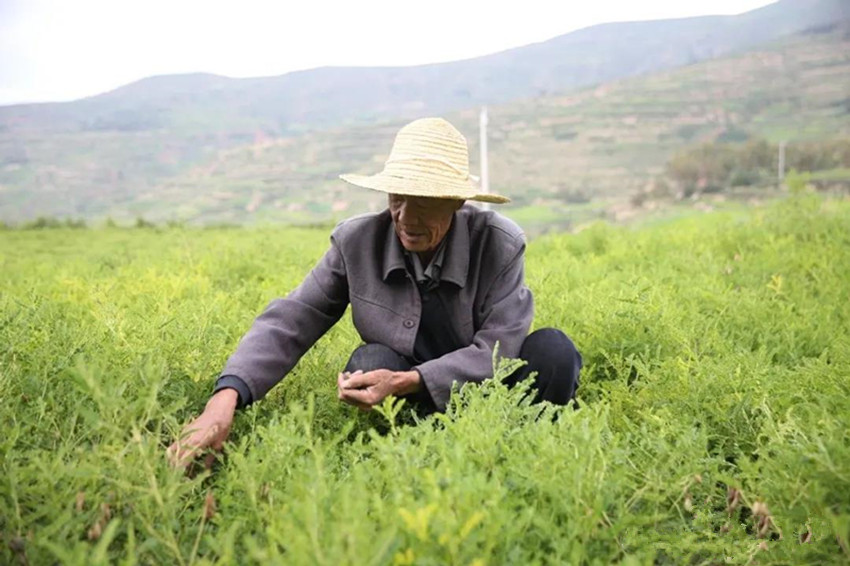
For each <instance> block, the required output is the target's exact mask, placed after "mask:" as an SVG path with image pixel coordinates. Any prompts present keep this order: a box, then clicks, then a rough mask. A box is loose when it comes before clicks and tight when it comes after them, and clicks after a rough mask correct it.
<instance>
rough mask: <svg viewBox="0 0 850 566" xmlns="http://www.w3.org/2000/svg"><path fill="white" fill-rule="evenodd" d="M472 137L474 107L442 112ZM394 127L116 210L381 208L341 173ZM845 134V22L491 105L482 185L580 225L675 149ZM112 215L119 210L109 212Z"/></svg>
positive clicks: (220, 170) (527, 214) (310, 137)
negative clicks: (487, 168) (487, 176)
mask: <svg viewBox="0 0 850 566" xmlns="http://www.w3.org/2000/svg"><path fill="white" fill-rule="evenodd" d="M448 117H449V118H450V119H451V120H452V121H453V122H455V123H456V124H458V126H459V127H460V128H461V130H462V131H463V132H465V133H466V135H467V138H468V139H469V141H470V145H471V149H472V159H473V171H475V170H476V169H477V135H476V133H477V124H478V112H477V110H471V111H467V112H461V113H457V114H453V115H449V116H448ZM399 124H400V123H396V122H391V123H385V124H383V125H380V126H362V127H351V128H346V129H342V130H336V131H330V132H314V133H310V134H305V135H303V136H300V137H298V138H295V139H284V140H263V141H260V142H258V143H255V144H251V145H248V146H243V147H238V148H235V149H232V150H227V151H222V152H219V153H218V154H217V155H216V156H215V157H214V158H211V159H208V160H206V161H205V162H204V163H203V164H202V165H199V166H197V167H193V168H192V169H190V170H189V171H188V172H186V173H183V174H181V175H178V176H175V177H173V178H170V179H168V180H166V181H164V182H161V183H159V184H158V185H157V186H155V187H154V188H153V189H151V190H150V191H148V192H145V193H143V194H141V195H138V197H137V198H136V200H135V201H134V202H133V203H132V205H131V206H130V207H128V208H127V209H126V210H129V211H132V212H133V213H136V214H143V215H144V216H145V217H149V218H159V219H167V218H186V219H191V220H194V221H223V222H245V221H247V222H253V221H266V220H283V221H288V222H316V221H326V220H328V219H330V218H332V217H339V216H343V215H346V214H350V213H353V212H357V211H360V210H364V209H368V208H370V207H371V208H375V207H377V206H381V205H382V197H381V196H380V195H375V194H373V193H372V192H370V191H367V190H362V191H358V190H355V189H352V188H350V187H349V186H347V185H346V184H344V183H342V182H340V181H339V180H338V179H337V175H338V173H340V172H346V171H359V172H369V171H376V170H379V169H380V168H381V166H382V164H383V161H384V159H386V154H387V153H388V152H389V148H390V145H391V143H392V139H393V136H394V134H395V131H396V130H397V128H398V126H399ZM848 135H850V34H848V31H847V28H835V29H830V30H821V32H819V33H809V34H805V35H799V36H795V37H793V38H790V39H788V40H785V41H782V42H779V43H775V44H771V45H767V46H764V47H762V48H759V49H756V50H752V51H749V52H747V53H745V54H742V55H738V56H734V57H728V58H723V59H717V60H713V61H707V62H703V63H698V64H695V65H691V66H688V67H685V68H682V69H678V70H674V71H668V72H664V73H658V74H654V75H649V76H646V77H638V78H634V79H628V80H624V81H619V82H616V83H609V84H606V85H603V86H600V87H596V88H592V89H587V90H584V91H580V92H576V93H572V94H567V95H562V96H550V97H538V98H534V99H529V100H527V101H520V102H516V103H511V104H506V105H502V106H497V107H491V108H490V151H491V160H490V163H491V182H492V185H493V188H494V190H496V191H499V192H502V193H504V194H507V195H509V196H511V197H512V198H513V199H514V202H513V203H512V204H511V205H509V206H508V207H506V210H507V211H509V213H510V214H512V215H513V216H514V217H516V218H518V219H519V220H520V221H523V222H524V221H527V222H529V223H536V222H539V221H542V222H569V221H570V220H571V219H572V220H573V221H581V220H584V219H587V218H588V217H592V216H593V215H595V214H597V213H598V212H599V210H600V208H601V207H604V206H605V205H606V204H607V203H610V202H616V201H618V200H621V199H623V198H625V197H628V196H629V195H631V194H633V193H634V192H636V191H639V190H641V189H643V188H644V187H645V186H646V185H647V183H649V182H651V180H652V179H653V177H654V176H655V175H657V174H659V173H660V172H661V171H662V169H663V166H664V164H665V162H666V160H667V159H668V158H669V156H670V155H671V154H672V153H673V152H674V151H676V150H677V149H679V148H682V147H686V146H689V145H691V144H696V143H699V142H702V141H714V140H724V139H731V140H743V139H746V138H748V137H764V138H767V139H768V140H773V141H779V140H786V141H788V142H789V146H788V151H789V152H792V151H793V149H794V145H793V142H794V141H799V140H807V139H821V138H831V137H841V136H845V137H846V136H848ZM114 210H116V211H117V210H120V209H119V208H117V207H116V209H114Z"/></svg>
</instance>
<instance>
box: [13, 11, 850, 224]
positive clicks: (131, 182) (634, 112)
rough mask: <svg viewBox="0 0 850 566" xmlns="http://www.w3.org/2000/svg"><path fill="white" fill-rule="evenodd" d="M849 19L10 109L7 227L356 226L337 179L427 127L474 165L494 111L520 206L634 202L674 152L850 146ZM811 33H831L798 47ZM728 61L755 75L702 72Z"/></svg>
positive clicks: (735, 69)
mask: <svg viewBox="0 0 850 566" xmlns="http://www.w3.org/2000/svg"><path fill="white" fill-rule="evenodd" d="M848 4H850V3H848V2H846V0H784V1H781V2H778V3H776V4H772V5H770V6H767V7H764V8H761V9H759V10H755V11H752V12H748V13H746V14H743V15H740V16H723V17H705V18H690V19H682V20H665V21H658V22H640V23H624V24H606V25H602V26H595V27H593V28H588V29H585V30H580V31H577V32H574V33H571V34H568V35H566V36H562V37H560V38H556V39H553V40H550V41H548V42H544V43H541V44H537V45H532V46H528V47H524V48H519V49H514V50H510V51H506V52H503V53H499V54H494V55H491V56H487V57H482V58H477V59H470V60H467V61H459V62H455V63H447V64H442V65H427V66H421V67H410V68H394V69H389V68H382V69H377V68H376V69H358V68H352V69H331V68H325V69H316V70H313V71H304V72H301V73H292V74H289V75H284V76H282V77H272V78H260V79H238V80H237V79H228V78H224V77H217V76H214V75H202V74H198V75H181V76H172V77H154V78H150V79H145V80H143V81H139V82H137V83H134V84H131V85H128V86H126V87H123V88H120V89H117V90H115V91H112V92H109V93H106V94H103V95H100V96H96V97H92V98H88V99H84V100H80V101H76V102H69V103H56V104H36V105H20V106H9V107H0V220H3V221H7V222H20V221H24V220H27V219H31V218H34V217H36V216H39V215H51V216H70V217H75V218H76V217H84V218H89V219H94V218H103V217H105V216H108V215H111V216H113V217H117V218H132V217H133V216H135V215H139V214H141V215H145V216H146V217H150V218H160V219H163V218H185V219H190V220H193V221H198V222H207V221H228V222H232V221H238V222H242V221H255V220H274V221H281V220H282V221H314V220H321V219H327V218H329V217H331V216H333V215H337V216H339V215H344V214H348V213H350V212H352V211H356V210H359V209H362V207H363V206H373V204H369V203H367V202H366V200H368V199H367V198H366V197H363V199H361V197H355V198H354V200H353V201H352V197H351V196H350V193H345V192H344V189H345V187H344V186H343V185H341V184H340V183H339V181H337V180H336V175H337V174H338V173H339V172H341V171H345V170H349V169H362V170H367V169H375V168H379V167H380V163H381V162H382V159H383V155H382V154H381V153H380V152H384V151H387V150H388V149H389V143H391V141H392V133H393V132H394V130H395V129H396V128H397V127H398V125H399V124H400V123H403V122H404V121H405V120H407V119H409V118H412V117H419V116H423V115H428V114H437V113H439V114H444V115H448V116H449V117H450V118H451V119H452V120H453V121H456V122H457V123H458V124H459V126H460V127H461V128H462V129H463V131H465V132H466V133H467V134H468V135H469V137H470V141H471V142H472V143H473V149H475V148H474V145H475V135H474V133H475V131H476V122H477V110H476V109H477V107H478V105H479V103H482V102H487V103H488V104H491V105H495V106H494V107H493V108H492V113H491V125H492V128H491V134H492V136H491V139H492V143H491V151H492V153H493V159H492V162H491V164H492V179H493V180H494V182H495V183H497V184H499V186H500V187H501V188H502V190H505V191H506V192H508V193H509V194H511V195H512V196H513V197H515V200H516V202H517V204H518V205H520V206H544V205H541V204H540V203H551V202H552V201H553V199H554V200H557V199H561V201H565V200H576V199H578V200H583V199H585V198H590V199H592V200H596V199H607V198H612V197H616V196H618V195H619V196H622V195H623V194H627V193H628V192H629V191H632V190H634V189H635V188H636V187H639V186H641V184H644V183H646V181H647V175H650V174H651V173H652V172H653V171H657V170H659V169H660V168H661V166H663V163H664V160H665V159H666V157H667V156H668V155H669V154H670V153H671V151H673V150H675V149H677V148H678V147H680V146H681V145H682V144H683V143H690V142H693V141H698V140H701V139H710V138H711V136H712V135H719V134H718V132H721V133H722V132H725V131H727V130H730V131H733V130H734V131H737V130H741V131H743V132H744V134H743V135H748V134H747V132H751V133H761V134H766V135H774V134H777V132H779V131H780V130H781V129H782V128H785V129H786V130H790V131H791V137H789V138H788V139H793V138H794V136H800V135H802V136H810V137H811V136H818V135H826V136H829V135H836V133H840V132H846V123H847V122H846V115H845V114H842V113H841V112H844V110H842V109H844V108H845V107H847V106H850V103H848V102H842V100H845V99H850V94H848V93H850V89H848V84H847V77H848V72H849V71H848V62H847V61H848V59H847V58H848V55H847V53H850V44H848V41H847V37H846V36H847V35H848V34H847V33H846V31H844V29H845V28H844V27H842V25H837V24H836V22H842V21H847V20H848V19H850V13H848ZM799 29H806V30H813V31H814V32H819V33H809V34H808V35H803V36H793V37H791V36H788V34H789V33H791V32H793V31H795V30H799ZM783 37H784V38H786V39H785V40H782V41H778V42H777V40H778V39H779V38H783ZM763 40H769V43H768V45H767V46H766V47H764V48H759V49H756V50H755V51H747V49H746V46H748V45H752V44H754V43H756V42H758V41H763ZM720 53H727V54H731V53H738V54H740V55H738V56H733V57H726V58H723V59H712V60H710V61H705V62H704V63H699V64H697V65H694V64H693V62H694V61H700V60H706V59H707V58H710V57H713V56H716V55H717V54H720ZM682 65H689V66H686V67H685V68H683V69H681V71H679V70H675V71H665V72H662V73H660V74H658V72H657V71H658V70H659V69H662V70H663V69H673V68H676V67H677V66H682ZM650 71H655V74H651V75H645V78H643V77H641V78H636V79H630V80H626V81H625V82H623V79H624V78H625V77H627V76H635V75H639V74H641V73H644V74H645V73H649V72H650ZM830 73H832V74H830ZM612 79H618V81H617V80H615V81H614V82H613V83H612V82H608V81H610V80H612ZM803 79H805V80H803ZM659 81H660V82H659ZM581 85H585V87H586V86H587V85H599V86H598V87H595V88H591V89H587V88H585V89H584V90H580V91H576V90H574V89H575V87H577V86H581ZM570 89H573V90H570ZM842 89H843V90H842ZM824 93H826V94H824ZM508 101H513V102H508ZM842 104H843V105H842ZM462 109H468V110H462ZM804 124H809V126H807V127H808V128H809V129H808V130H805V128H804ZM771 128H772V129H771ZM800 128H804V129H800ZM806 132H808V133H806ZM738 135H740V133H739V134H738ZM783 135H785V134H783ZM358 200H362V202H358ZM545 206H549V204H546V205H545ZM246 212H247V214H246Z"/></svg>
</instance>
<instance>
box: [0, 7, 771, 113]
mask: <svg viewBox="0 0 850 566" xmlns="http://www.w3.org/2000/svg"><path fill="white" fill-rule="evenodd" d="M770 3H771V0H640V1H635V0H624V1H621V0H579V1H576V0H572V1H571V0H545V1H544V0H521V1H513V2H497V1H494V0H474V1H464V0H428V1H423V0H418V1H404V0H392V1H390V0H386V1H385V0H376V1H371V0H360V1H358V0H348V1H338V2H332V1H330V0H298V1H297V2H296V1H289V0H276V1H266V2H261V1H258V0H237V1H232V0H231V1H226V2H225V1H218V0H146V1H144V2H130V1H124V0H64V1H63V0H0V104H12V103H18V102H35V101H48V100H71V99H75V98H80V97H84V96H90V95H93V94H97V93H100V92H104V91H106V90H110V89H113V88H115V87H118V86H121V85H123V84H126V83H129V82H132V81H135V80H138V79H141V78H144V77H147V76H151V75H161V74H171V73H187V72H199V71H203V72H209V73H217V74H221V75H227V76H231V77H249V76H264V75H279V74H283V73H286V72H289V71H295V70H299V69H309V68H313V67H319V66H324V65H416V64H422V63H434V62H441V61H450V60H455V59H464V58H468V57H475V56H478V55H484V54H487V53H493V52H495V51H501V50H503V49H508V48H511V47H518V46H521V45H527V44H529V43H535V42H538V41H544V40H546V39H550V38H552V37H555V36H557V35H561V34H564V33H568V32H570V31H573V30H576V29H579V28H583V27H586V26H590V25H593V24H597V23H603V22H611V21H626V20H652V19H660V18H676V17H687V16H698V15H706V14H738V13H741V12H746V11H748V10H752V9H754V8H758V7H760V6H764V5H766V4H770Z"/></svg>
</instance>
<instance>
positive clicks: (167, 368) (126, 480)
mask: <svg viewBox="0 0 850 566" xmlns="http://www.w3.org/2000/svg"><path fill="white" fill-rule="evenodd" d="M326 245H327V231H326V230H307V229H292V228H289V229H282V228H275V229H206V230H199V229H188V228H171V229H152V228H142V229H98V230H89V229H84V230H65V229H57V230H50V231H36V230H22V231H3V232H0V268H2V270H3V273H4V274H5V277H4V278H3V280H2V283H0V321H2V323H0V392H2V393H0V399H2V403H0V423H2V428H3V435H2V437H0V509H3V511H2V513H0V538H2V542H3V545H2V546H3V549H2V550H0V552H4V553H5V554H3V555H2V556H3V559H2V560H3V561H10V562H11V561H15V560H17V561H19V562H21V563H25V562H26V560H28V561H29V563H30V564H42V563H52V562H60V563H63V564H87V565H88V564H105V563H128V564H133V563H143V564H146V563H169V564H193V563H205V564H206V563H213V562H217V561H221V562H224V563H234V562H237V563H263V564H269V563H271V564H299V563H304V564H316V563H321V564H387V563H394V564H437V563H439V564H447V563H448V564H485V563H493V564H498V563H516V564H526V563H555V564H560V563H574V564H579V563H594V564H610V563H622V564H715V563H724V564H741V565H743V564H753V563H756V562H757V563H759V564H839V563H846V562H847V560H848V558H850V546H848V544H850V504H848V502H850V476H848V470H850V383H848V380H847V375H848V374H850V302H848V301H847V300H846V299H847V297H846V295H847V282H848V281H850V203H848V202H847V201H843V202H838V201H822V200H819V199H816V198H813V197H810V196H803V195H798V196H795V197H794V198H793V199H791V200H789V201H787V202H783V203H780V204H778V205H776V206H772V207H770V208H767V209H757V210H753V211H751V212H748V213H731V214H711V215H703V216H699V217H696V216H694V217H691V218H689V219H687V220H680V221H677V222H668V223H661V224H657V225H655V226H652V227H648V228H645V229H643V230H641V231H637V232H635V231H632V230H627V229H624V228H613V227H610V226H607V225H602V224H598V225H595V226H593V227H591V228H590V229H588V230H585V231H583V232H582V233H580V234H578V235H552V236H547V237H544V238H541V239H538V240H535V241H533V242H531V244H530V245H529V249H528V256H527V270H526V273H527V282H528V284H529V286H530V287H531V288H532V290H533V291H534V293H535V302H536V305H537V316H536V320H535V325H536V326H538V327H540V326H544V325H545V326H549V325H554V326H558V327H561V328H563V329H565V330H566V331H567V332H569V333H570V334H571V335H572V336H573V337H574V339H575V341H576V343H577V345H578V347H579V348H580V350H581V352H582V353H583V356H584V361H585V367H584V370H583V373H582V384H581V387H580V390H579V399H580V402H581V407H580V409H579V410H577V411H574V410H572V409H567V410H563V411H558V418H557V419H556V420H554V421H553V420H552V419H551V418H549V417H550V415H552V414H553V411H552V409H551V408H550V409H547V413H546V414H545V415H542V416H541V415H540V409H541V408H540V407H529V406H526V405H525V404H524V403H522V402H520V396H521V391H512V392H509V391H505V390H504V389H503V388H502V387H501V386H499V385H498V384H496V383H495V382H491V383H490V384H488V385H487V386H485V387H480V388H475V387H473V388H467V389H465V390H464V391H463V392H461V393H460V394H458V395H456V397H455V398H454V399H455V400H454V402H453V404H452V406H451V409H450V412H449V414H448V415H446V416H438V417H433V418H429V419H426V420H424V421H423V422H419V423H418V424H411V423H410V421H411V417H410V415H409V413H408V411H407V408H406V407H401V409H400V411H399V413H398V414H397V415H393V414H392V410H389V409H388V410H387V411H385V416H382V415H380V414H377V413H373V414H369V415H364V414H360V413H359V412H358V411H357V410H355V409H352V408H350V407H347V406H342V405H341V404H340V403H339V402H338V401H337V399H336V395H335V391H334V376H335V375H336V372H337V370H338V369H339V368H340V367H342V366H343V364H344V363H345V360H346V358H347V356H348V354H349V352H350V351H351V349H352V348H354V347H355V346H356V345H357V343H358V338H357V336H356V334H355V332H354V329H353V327H352V325H351V323H350V321H349V320H347V319H344V320H343V322H341V323H340V324H339V325H337V327H336V328H334V329H333V330H332V331H331V333H329V335H328V336H326V337H325V338H323V339H322V340H321V341H320V342H319V343H318V344H317V345H316V346H315V347H314V348H313V349H312V350H311V351H310V352H309V353H308V355H307V356H305V357H304V358H303V359H302V360H301V362H300V363H299V365H298V366H297V368H296V370H295V371H294V372H293V374H291V375H290V376H288V377H287V378H286V379H285V381H284V382H283V383H282V384H281V385H279V386H278V387H277V388H276V389H275V390H274V391H273V392H272V394H271V395H270V396H269V397H268V398H267V399H266V400H264V401H262V402H261V403H258V404H257V405H255V406H254V407H252V408H251V409H250V410H248V411H246V412H245V413H243V414H241V415H240V416H239V417H238V418H237V421H236V423H235V429H234V431H233V433H232V437H231V442H230V444H229V446H228V447H227V451H226V457H225V458H224V459H223V460H222V461H221V463H220V464H219V465H218V466H217V468H216V469H215V472H214V473H213V474H212V475H209V474H207V473H201V474H200V475H198V476H196V477H194V478H193V479H187V478H184V477H182V476H181V475H180V474H179V473H176V472H174V471H172V470H170V469H168V468H167V466H166V463H165V458H164V450H165V447H166V446H167V445H168V443H170V441H171V440H172V439H173V437H174V435H175V434H176V433H177V431H179V430H180V428H181V425H182V423H183V422H185V421H186V420H187V419H188V418H190V416H191V415H193V414H195V413H196V412H197V411H198V410H199V409H200V408H201V407H202V405H203V403H204V401H205V399H206V398H207V396H208V394H209V392H210V388H211V385H212V382H213V379H214V377H215V375H216V372H217V371H218V370H219V369H220V367H221V365H222V363H223V362H224V360H225V358H226V356H227V355H228V354H229V353H230V352H231V351H232V349H233V348H234V346H235V344H236V342H237V340H238V339H239V337H240V336H241V334H242V333H243V332H244V331H245V330H246V329H247V328H248V325H249V324H250V322H251V320H252V319H253V317H254V315H255V314H256V313H258V312H259V311H260V310H261V309H262V307H263V306H264V305H265V304H266V303H267V301H268V300H270V299H271V298H273V297H275V296H279V295H281V294H283V293H285V292H287V290H289V289H292V288H293V287H294V286H295V285H296V284H297V283H298V282H299V281H300V280H301V278H302V277H303V276H304V275H305V274H306V273H307V271H308V270H309V269H310V267H311V265H312V264H313V263H314V262H315V260H316V259H317V258H318V257H319V255H320V254H321V253H322V252H323V251H324V249H325V247H326Z"/></svg>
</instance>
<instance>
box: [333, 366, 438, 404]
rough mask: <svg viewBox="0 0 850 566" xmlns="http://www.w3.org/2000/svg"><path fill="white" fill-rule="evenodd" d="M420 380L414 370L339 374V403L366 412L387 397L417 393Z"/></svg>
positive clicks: (337, 382)
mask: <svg viewBox="0 0 850 566" xmlns="http://www.w3.org/2000/svg"><path fill="white" fill-rule="evenodd" d="M421 380H422V378H421V377H420V376H419V372H418V371H416V370H411V371H390V370H388V369H376V370H374V371H370V372H366V373H363V372H362V371H355V372H354V373H348V372H344V373H340V374H339V375H338V376H337V381H336V384H337V391H338V394H339V399H340V401H344V402H345V403H348V404H349V405H354V406H355V407H357V408H359V409H361V410H363V411H368V410H370V409H371V408H372V407H374V406H375V405H377V404H379V403H380V402H381V401H383V400H384V399H385V398H386V397H387V396H389V395H396V396H398V395H407V394H409V393H415V392H416V391H419V389H420V387H422V384H421Z"/></svg>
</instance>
